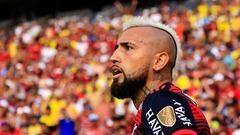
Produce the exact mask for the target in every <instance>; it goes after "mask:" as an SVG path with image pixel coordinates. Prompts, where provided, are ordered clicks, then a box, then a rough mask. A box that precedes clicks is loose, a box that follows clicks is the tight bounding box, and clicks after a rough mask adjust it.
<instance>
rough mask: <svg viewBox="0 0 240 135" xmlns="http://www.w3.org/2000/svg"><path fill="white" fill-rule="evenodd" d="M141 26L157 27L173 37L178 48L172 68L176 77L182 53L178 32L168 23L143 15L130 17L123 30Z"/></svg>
mask: <svg viewBox="0 0 240 135" xmlns="http://www.w3.org/2000/svg"><path fill="white" fill-rule="evenodd" d="M139 26H150V27H154V28H157V29H160V30H163V31H165V32H167V33H168V34H169V35H170V36H171V37H172V39H173V41H174V44H175V48H176V57H175V62H174V66H173V68H172V73H173V75H172V76H173V77H175V76H176V75H177V69H178V65H179V59H180V57H181V54H182V51H181V44H180V40H179V38H178V36H177V34H176V32H175V31H174V30H173V29H172V28H171V27H170V26H168V25H166V24H162V23H160V22H156V21H153V20H151V19H150V18H147V17H143V16H136V17H133V18H131V19H129V20H128V21H127V22H125V23H124V24H123V31H125V30H127V29H129V28H131V27H139Z"/></svg>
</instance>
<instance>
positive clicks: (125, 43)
mask: <svg viewBox="0 0 240 135" xmlns="http://www.w3.org/2000/svg"><path fill="white" fill-rule="evenodd" d="M118 45H121V46H127V45H133V46H136V43H134V42H120V43H119V44H118Z"/></svg>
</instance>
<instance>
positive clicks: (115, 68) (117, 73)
mask: <svg viewBox="0 0 240 135" xmlns="http://www.w3.org/2000/svg"><path fill="white" fill-rule="evenodd" d="M111 72H112V74H113V79H117V78H119V77H120V76H121V75H122V74H123V72H122V69H121V68H120V67H118V66H116V65H114V66H112V67H111Z"/></svg>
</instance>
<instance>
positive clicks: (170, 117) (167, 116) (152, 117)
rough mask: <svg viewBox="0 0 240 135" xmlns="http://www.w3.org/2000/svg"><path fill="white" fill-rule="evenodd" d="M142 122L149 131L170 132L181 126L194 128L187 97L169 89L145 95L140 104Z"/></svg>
mask: <svg viewBox="0 0 240 135" xmlns="http://www.w3.org/2000/svg"><path fill="white" fill-rule="evenodd" d="M142 122H143V125H145V127H148V130H149V132H164V133H171V132H173V131H175V130H178V129H181V128H183V127H184V128H187V129H193V130H195V126H194V125H195V122H194V118H193V115H192V111H191V107H190V106H189V104H188V101H187V99H185V98H184V97H183V96H182V95H180V94H178V93H175V92H171V91H157V92H155V93H152V94H149V95H148V96H147V97H146V99H145V100H144V102H143V105H142ZM154 127H155V128H154ZM156 127H157V128H156ZM157 129H158V130H157Z"/></svg>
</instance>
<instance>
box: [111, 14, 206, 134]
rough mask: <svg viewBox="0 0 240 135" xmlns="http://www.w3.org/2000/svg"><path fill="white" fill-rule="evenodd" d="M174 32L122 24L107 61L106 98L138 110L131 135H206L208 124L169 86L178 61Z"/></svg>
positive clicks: (147, 23) (141, 22)
mask: <svg viewBox="0 0 240 135" xmlns="http://www.w3.org/2000/svg"><path fill="white" fill-rule="evenodd" d="M180 52H181V51H180V42H179V39H178V37H177V35H176V33H175V31H174V30H172V29H171V28H170V27H168V26H166V25H163V24H160V23H157V22H154V21H152V20H150V19H148V18H144V17H134V18H132V19H131V20H129V21H128V22H126V23H125V24H124V28H123V32H122V33H121V34H120V36H119V39H118V41H117V45H116V48H115V51H114V53H113V55H112V56H111V59H110V60H111V62H112V64H113V65H112V67H111V71H112V74H113V83H112V86H111V94H112V95H113V96H114V97H117V98H120V99H122V98H131V99H132V100H133V102H134V105H135V107H136V108H137V109H138V113H137V116H136V117H135V120H134V122H135V126H134V128H133V133H132V134H133V135H140V134H144V135H163V134H164V135H165V134H167V135H168V134H173V135H180V134H184V135H196V134H204V135H209V134H210V129H209V126H208V123H207V121H206V119H205V117H204V115H203V114H202V112H201V111H200V110H199V109H198V107H197V105H196V104H195V103H194V102H192V100H191V99H190V98H188V96H186V95H185V94H183V93H182V91H181V90H180V89H179V88H177V87H175V86H174V85H173V84H172V83H171V81H172V76H173V71H174V70H175V68H176V66H177V64H178V59H179V56H180Z"/></svg>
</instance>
